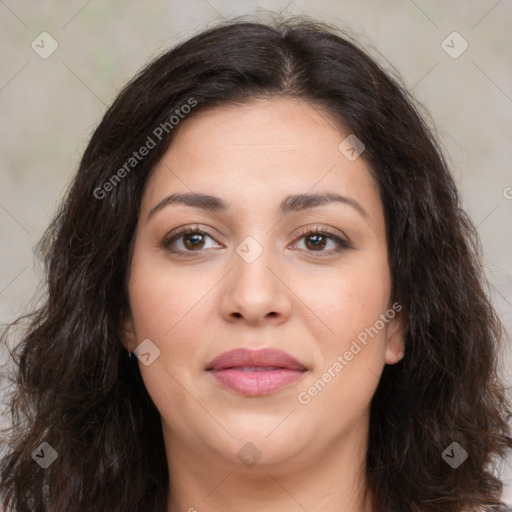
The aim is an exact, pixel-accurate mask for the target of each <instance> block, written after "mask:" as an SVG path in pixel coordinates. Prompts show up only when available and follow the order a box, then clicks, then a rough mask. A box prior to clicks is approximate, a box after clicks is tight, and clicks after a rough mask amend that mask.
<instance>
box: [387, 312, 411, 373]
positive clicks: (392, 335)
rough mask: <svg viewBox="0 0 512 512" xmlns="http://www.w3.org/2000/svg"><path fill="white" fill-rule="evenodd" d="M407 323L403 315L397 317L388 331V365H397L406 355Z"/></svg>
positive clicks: (390, 323)
mask: <svg viewBox="0 0 512 512" xmlns="http://www.w3.org/2000/svg"><path fill="white" fill-rule="evenodd" d="M405 331H406V329H405V323H404V319H403V317H402V315H400V314H399V315H396V316H395V318H393V319H392V320H391V321H390V322H389V325H388V328H387V331H386V356H385V363H386V364H396V363H398V362H399V361H401V360H402V359H403V357H404V355H405Z"/></svg>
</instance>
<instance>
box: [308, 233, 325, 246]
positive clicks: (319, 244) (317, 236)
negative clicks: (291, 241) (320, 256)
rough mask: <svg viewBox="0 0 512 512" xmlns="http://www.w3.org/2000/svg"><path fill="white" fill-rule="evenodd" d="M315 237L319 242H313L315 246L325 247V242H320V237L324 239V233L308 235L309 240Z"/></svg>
mask: <svg viewBox="0 0 512 512" xmlns="http://www.w3.org/2000/svg"><path fill="white" fill-rule="evenodd" d="M313 238H316V239H317V242H313V247H321V248H323V247H324V245H325V243H324V244H322V243H321V242H320V243H318V239H322V238H323V235H310V236H309V237H308V239H309V240H311V239H313Z"/></svg>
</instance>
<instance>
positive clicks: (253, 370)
mask: <svg viewBox="0 0 512 512" xmlns="http://www.w3.org/2000/svg"><path fill="white" fill-rule="evenodd" d="M205 370H206V371H207V372H209V373H210V374H211V375H212V376H213V377H214V379H215V380H216V382H217V383H219V384H220V385H221V386H223V387H224V388H227V389H229V390H231V391H234V392H235V393H237V394H241V395H244V396H253V397H254V396H263V395H267V394H269V393H273V392H276V391H277V390H280V389H282V388H284V387H288V386H290V385H292V384H293V383H295V382H296V381H298V380H299V379H300V378H301V377H302V376H303V375H304V374H305V373H306V372H307V371H308V370H307V368H306V367H305V366H304V365H303V364H302V363H300V362H299V361H297V360H296V359H295V358H293V357H292V356H290V355H289V354H287V353H286V352H283V351H281V350H277V349H264V350H257V351H256V350H249V349H236V350H231V351H230V352H225V353H224V354H221V355H220V356H218V357H217V358H216V359H214V360H213V361H211V362H210V363H209V364H208V365H207V366H206V368H205Z"/></svg>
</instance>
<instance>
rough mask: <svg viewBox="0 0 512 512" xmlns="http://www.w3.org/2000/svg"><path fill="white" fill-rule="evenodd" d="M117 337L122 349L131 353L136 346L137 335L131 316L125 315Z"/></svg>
mask: <svg viewBox="0 0 512 512" xmlns="http://www.w3.org/2000/svg"><path fill="white" fill-rule="evenodd" d="M119 336H120V338H121V343H122V344H123V347H124V348H125V349H126V350H127V351H128V352H133V351H134V350H135V348H136V346H137V335H136V333H135V326H134V323H133V318H132V316H131V314H127V315H125V317H124V319H123V321H122V323H121V327H120V329H119Z"/></svg>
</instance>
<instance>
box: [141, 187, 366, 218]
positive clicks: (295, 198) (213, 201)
mask: <svg viewBox="0 0 512 512" xmlns="http://www.w3.org/2000/svg"><path fill="white" fill-rule="evenodd" d="M330 203H341V204H344V205H348V206H351V207H352V208H354V209H355V210H357V211H358V212H359V213H360V214H361V215H362V216H363V217H365V219H368V214H367V213H366V211H365V210H364V208H363V207H362V206H361V205H360V204H359V203H358V202H357V201H355V200H354V199H351V198H350V197H346V196H343V195H341V194H332V193H328V192H325V193H323V194H293V195H289V196H287V197H286V198H285V199H283V201H281V204H280V205H279V209H280V210H281V212H282V213H289V212H299V211H303V210H308V209H310V208H315V207H318V206H323V205H326V204H330ZM172 204H182V205H186V206H190V207H192V208H199V209H201V210H205V211H208V212H215V213H218V212H226V211H227V210H229V209H230V208H231V205H230V204H229V203H227V202H226V201H224V200H223V199H221V198H220V197H216V196H211V195H208V194H199V193H182V194H170V195H168V196H167V197H164V198H163V199H162V200H161V201H160V202H159V203H158V204H157V205H156V206H154V207H153V208H151V210H150V211H149V213H148V216H147V218H146V222H148V221H149V219H151V217H152V216H153V215H155V213H156V212H158V211H160V210H162V209H163V208H165V207H166V206H170V205H172Z"/></svg>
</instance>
